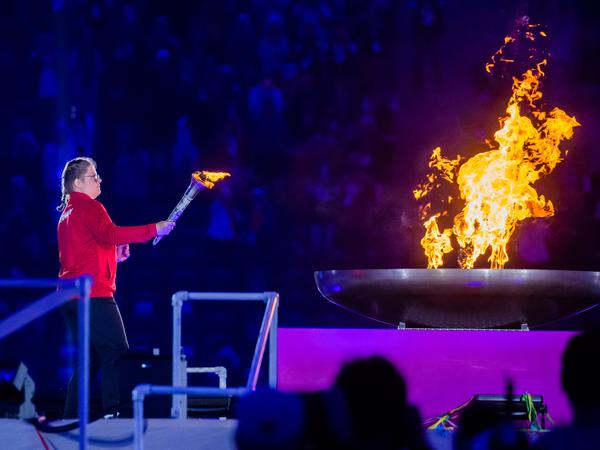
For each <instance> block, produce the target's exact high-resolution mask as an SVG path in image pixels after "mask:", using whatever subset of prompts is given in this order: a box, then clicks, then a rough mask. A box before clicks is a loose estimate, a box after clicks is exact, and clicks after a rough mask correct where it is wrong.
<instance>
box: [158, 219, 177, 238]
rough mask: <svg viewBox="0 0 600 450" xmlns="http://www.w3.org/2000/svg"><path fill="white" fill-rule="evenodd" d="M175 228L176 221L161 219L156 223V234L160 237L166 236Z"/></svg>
mask: <svg viewBox="0 0 600 450" xmlns="http://www.w3.org/2000/svg"><path fill="white" fill-rule="evenodd" d="M173 228H175V222H171V221H168V220H161V221H160V222H158V223H157V224H156V234H157V235H158V236H160V237H164V236H166V235H167V234H169V233H170V232H171V231H173Z"/></svg>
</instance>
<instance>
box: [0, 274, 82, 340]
mask: <svg viewBox="0 0 600 450" xmlns="http://www.w3.org/2000/svg"><path fill="white" fill-rule="evenodd" d="M53 286H56V282H54V285H53ZM2 287H5V286H4V285H3V286H2ZM10 287H24V286H21V285H19V286H10ZM78 294H79V291H78V290H76V289H75V288H71V289H65V290H61V291H55V292H52V293H50V294H48V295H46V296H45V297H42V298H41V299H39V300H38V301H36V302H35V303H32V304H30V305H28V306H26V307H25V308H23V309H22V310H21V311H18V312H16V313H15V314H13V315H12V316H10V317H9V318H7V319H4V320H3V321H2V322H0V340H1V339H2V338H4V337H6V336H8V335H9V334H12V333H14V332H15V331H17V330H19V329H20V328H22V327H24V326H25V325H27V324H28V323H29V322H32V321H34V320H35V319H37V318H39V317H41V316H43V315H44V314H47V313H48V312H50V311H52V310H53V309H55V308H58V307H59V306H61V305H62V304H63V303H65V302H67V301H69V300H70V299H71V298H72V297H74V296H77V295H78Z"/></svg>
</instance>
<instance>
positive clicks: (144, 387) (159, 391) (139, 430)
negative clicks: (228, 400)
mask: <svg viewBox="0 0 600 450" xmlns="http://www.w3.org/2000/svg"><path fill="white" fill-rule="evenodd" d="M246 392H248V389H246V388H225V389H221V388H210V387H178V386H153V385H150V384H140V385H137V386H136V387H135V388H134V389H133V391H131V397H132V399H133V419H134V430H133V448H134V450H144V399H145V398H146V397H147V396H149V395H173V394H183V395H188V394H189V395H201V396H203V397H223V396H231V397H240V396H242V395H244V394H245V393H246Z"/></svg>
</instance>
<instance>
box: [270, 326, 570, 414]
mask: <svg viewBox="0 0 600 450" xmlns="http://www.w3.org/2000/svg"><path fill="white" fill-rule="evenodd" d="M572 335H573V333H570V332H556V331H462V330H456V331H454V330H452V331H450V330H394V329H331V328H329V329H328V328H280V329H279V331H278V388H279V389H280V390H283V391H313V390H318V389H326V388H327V387H329V386H330V385H331V384H332V383H333V380H334V379H335V376H336V374H337V373H338V371H339V370H340V367H341V366H342V365H343V364H344V363H345V362H347V361H351V360H352V359H355V358H360V357H368V356H372V355H381V356H384V357H386V358H388V359H389V360H390V361H392V363H393V364H394V365H395V366H396V367H397V368H398V369H399V370H400V372H401V373H402V374H403V376H404V377H405V379H406V381H407V384H408V390H409V398H410V401H411V402H412V403H413V404H415V405H416V406H417V407H418V408H419V409H420V411H421V415H422V417H423V418H424V419H425V418H429V417H434V416H437V415H440V414H442V413H444V412H446V411H448V410H450V409H452V408H454V407H456V406H459V405H460V404H462V403H464V402H465V401H467V400H469V399H470V398H471V397H472V396H473V395H475V394H503V393H504V392H505V391H506V381H507V380H508V379H511V380H512V382H513V385H514V389H515V394H522V393H524V392H529V393H530V394H532V395H543V396H544V401H545V403H546V404H547V405H548V412H549V414H550V416H551V417H552V419H554V421H555V422H557V423H558V424H564V423H566V422H568V421H569V420H570V418H571V412H570V408H569V404H568V400H567V398H566V396H565V395H564V393H563V392H562V389H561V386H560V365H561V355H562V352H563V350H564V348H565V345H566V343H567V341H568V340H569V338H570V337H571V336H572Z"/></svg>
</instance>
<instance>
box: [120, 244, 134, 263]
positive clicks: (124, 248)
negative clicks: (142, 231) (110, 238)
mask: <svg viewBox="0 0 600 450" xmlns="http://www.w3.org/2000/svg"><path fill="white" fill-rule="evenodd" d="M130 256H131V252H130V251H129V244H123V245H117V262H118V263H120V262H123V261H125V260H126V259H127V258H129V257H130Z"/></svg>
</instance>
